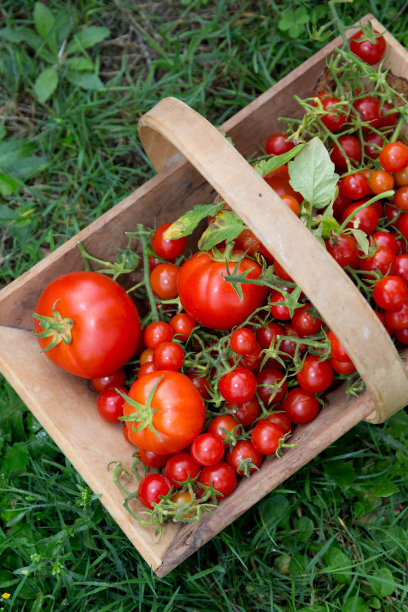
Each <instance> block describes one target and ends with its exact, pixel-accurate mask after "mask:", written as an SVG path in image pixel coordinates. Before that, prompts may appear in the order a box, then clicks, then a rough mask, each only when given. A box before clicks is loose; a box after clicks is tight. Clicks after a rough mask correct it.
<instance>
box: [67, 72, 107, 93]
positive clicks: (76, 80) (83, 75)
mask: <svg viewBox="0 0 408 612" xmlns="http://www.w3.org/2000/svg"><path fill="white" fill-rule="evenodd" d="M67 79H68V81H70V82H71V83H72V84H73V85H78V87H82V89H103V88H104V84H103V83H102V81H101V79H100V78H99V77H98V76H97V75H96V74H94V73H93V72H75V71H74V70H69V71H68V72H67Z"/></svg>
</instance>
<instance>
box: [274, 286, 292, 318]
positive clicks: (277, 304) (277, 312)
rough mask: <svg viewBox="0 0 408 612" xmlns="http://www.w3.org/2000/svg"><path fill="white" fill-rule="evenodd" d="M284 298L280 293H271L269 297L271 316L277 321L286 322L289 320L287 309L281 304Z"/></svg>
mask: <svg viewBox="0 0 408 612" xmlns="http://www.w3.org/2000/svg"><path fill="white" fill-rule="evenodd" d="M285 300H286V298H285V296H284V295H282V293H280V291H273V292H272V293H271V296H270V310H271V315H272V316H273V317H274V318H275V319H278V321H288V320H289V319H290V318H291V315H290V311H289V308H288V307H287V306H286V305H285V304H282V302H285Z"/></svg>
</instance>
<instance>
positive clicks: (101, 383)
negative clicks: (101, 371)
mask: <svg viewBox="0 0 408 612" xmlns="http://www.w3.org/2000/svg"><path fill="white" fill-rule="evenodd" d="M125 382H126V374H125V370H124V369H123V368H120V369H119V370H116V372H112V374H106V375H105V376H99V377H98V378H92V380H91V384H92V386H93V388H94V389H95V391H97V392H98V393H102V391H106V389H112V388H113V387H124V385H125Z"/></svg>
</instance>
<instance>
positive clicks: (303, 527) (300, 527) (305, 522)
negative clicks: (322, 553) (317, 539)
mask: <svg viewBox="0 0 408 612" xmlns="http://www.w3.org/2000/svg"><path fill="white" fill-rule="evenodd" d="M294 528H295V530H296V531H298V532H299V533H297V534H296V538H297V539H298V540H300V542H307V540H310V538H311V537H312V535H313V532H314V523H313V521H312V519H310V518H309V517H308V516H301V517H300V518H299V519H297V520H296V521H295V524H294Z"/></svg>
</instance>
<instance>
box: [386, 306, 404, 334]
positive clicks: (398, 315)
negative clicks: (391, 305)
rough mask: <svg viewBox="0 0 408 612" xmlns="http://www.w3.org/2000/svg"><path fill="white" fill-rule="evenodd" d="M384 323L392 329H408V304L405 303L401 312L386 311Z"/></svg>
mask: <svg viewBox="0 0 408 612" xmlns="http://www.w3.org/2000/svg"><path fill="white" fill-rule="evenodd" d="M384 321H385V323H386V324H387V325H389V326H390V327H391V329H395V330H398V329H405V328H406V327H408V302H405V304H403V305H402V306H401V308H400V309H399V310H386V311H385V313H384Z"/></svg>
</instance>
